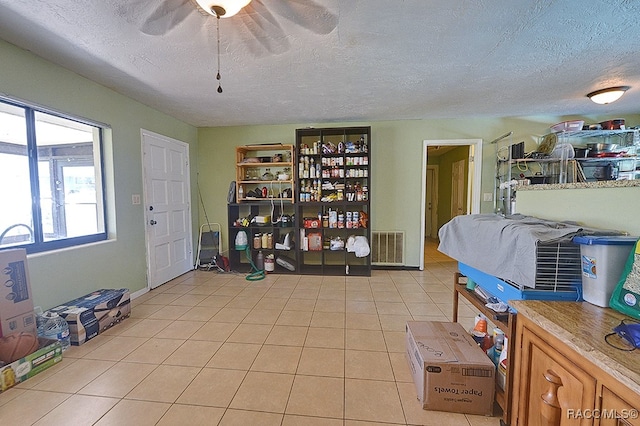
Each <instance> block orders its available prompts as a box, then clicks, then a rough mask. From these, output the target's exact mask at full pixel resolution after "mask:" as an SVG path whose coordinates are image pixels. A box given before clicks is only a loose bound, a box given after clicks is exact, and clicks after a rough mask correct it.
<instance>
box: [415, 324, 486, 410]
mask: <svg viewBox="0 0 640 426" xmlns="http://www.w3.org/2000/svg"><path fill="white" fill-rule="evenodd" d="M406 330H407V334H406V343H407V345H406V349H407V350H406V357H407V361H408V362H409V367H410V368H411V374H412V375H413V381H414V383H415V385H416V390H417V393H418V399H419V400H420V402H421V403H422V407H423V408H424V409H427V410H438V411H450V412H456V413H465V414H479V415H486V416H490V415H492V414H493V397H494V392H495V385H496V378H495V369H496V367H495V365H494V364H493V362H491V360H490V359H489V357H488V356H487V355H486V353H484V351H483V350H482V349H480V347H479V346H478V345H477V344H476V343H475V342H474V340H473V338H472V337H471V336H470V335H469V334H468V333H467V332H466V331H465V329H464V328H463V327H462V326H461V325H460V324H458V323H450V322H436V321H409V322H407V327H406Z"/></svg>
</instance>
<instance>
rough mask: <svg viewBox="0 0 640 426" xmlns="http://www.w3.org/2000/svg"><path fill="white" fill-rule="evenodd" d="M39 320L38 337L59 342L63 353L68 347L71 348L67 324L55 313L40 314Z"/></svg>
mask: <svg viewBox="0 0 640 426" xmlns="http://www.w3.org/2000/svg"><path fill="white" fill-rule="evenodd" d="M40 319H41V321H39V323H40V325H39V326H38V336H42V337H46V338H47V339H55V340H59V341H60V344H61V345H62V351H63V352H64V351H66V350H67V349H69V346H71V336H70V334H69V324H67V320H65V319H64V318H62V317H61V316H60V315H58V314H57V313H55V312H49V311H47V312H45V313H44V314H42V315H41V317H40Z"/></svg>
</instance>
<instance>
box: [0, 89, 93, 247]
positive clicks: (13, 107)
mask: <svg viewBox="0 0 640 426" xmlns="http://www.w3.org/2000/svg"><path fill="white" fill-rule="evenodd" d="M103 130H104V125H98V124H96V123H89V122H87V121H86V120H81V119H74V118H72V117H68V116H63V115H62V114H55V113H52V112H50V111H44V110H43V109H41V108H40V109H39V108H34V107H31V106H28V105H23V104H20V103H16V102H12V101H9V102H6V101H0V197H1V199H2V203H0V249H4V248H8V247H24V248H26V249H27V251H28V252H30V253H33V252H41V251H46V250H52V249H57V248H62V247H69V246H73V245H77V244H83V243H87V242H93V241H99V240H104V239H106V228H105V213H104V212H105V203H104V193H103V181H102V167H101V166H102V160H101V158H102V157H101V152H102V135H103Z"/></svg>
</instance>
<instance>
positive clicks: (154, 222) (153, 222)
mask: <svg viewBox="0 0 640 426" xmlns="http://www.w3.org/2000/svg"><path fill="white" fill-rule="evenodd" d="M149 223H150V224H151V225H155V224H156V223H158V222H156V221H155V220H153V219H151V220H150V221H149Z"/></svg>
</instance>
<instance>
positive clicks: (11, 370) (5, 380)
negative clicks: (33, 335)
mask: <svg viewBox="0 0 640 426" xmlns="http://www.w3.org/2000/svg"><path fill="white" fill-rule="evenodd" d="M38 342H39V343H40V345H39V347H40V349H38V350H37V351H35V352H33V353H31V354H29V355H27V356H25V357H23V358H20V359H19V360H17V361H14V362H12V363H11V364H8V365H5V366H3V367H0V392H4V391H5V390H7V389H9V388H11V387H13V386H15V385H17V384H18V383H21V382H24V381H25V380H27V379H29V378H31V377H33V376H35V375H36V374H38V373H41V372H43V371H44V370H46V369H47V368H49V367H51V366H52V365H54V364H57V363H58V362H60V361H62V345H61V344H60V342H59V341H58V340H55V339H46V338H44V337H38Z"/></svg>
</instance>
